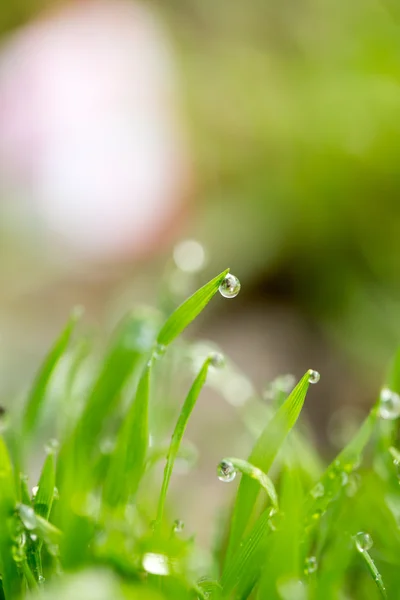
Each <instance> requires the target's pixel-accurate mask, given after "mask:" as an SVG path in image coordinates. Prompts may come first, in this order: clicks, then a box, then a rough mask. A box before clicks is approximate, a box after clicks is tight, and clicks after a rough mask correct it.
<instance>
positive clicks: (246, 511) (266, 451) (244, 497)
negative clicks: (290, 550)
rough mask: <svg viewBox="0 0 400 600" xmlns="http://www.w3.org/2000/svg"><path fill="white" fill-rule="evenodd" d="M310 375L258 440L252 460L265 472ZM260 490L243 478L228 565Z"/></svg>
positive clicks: (298, 407) (296, 411)
mask: <svg viewBox="0 0 400 600" xmlns="http://www.w3.org/2000/svg"><path fill="white" fill-rule="evenodd" d="M309 376H310V371H307V372H306V373H305V375H304V376H303V377H302V378H301V379H300V381H299V383H298V384H297V385H296V387H295V388H294V390H293V391H292V392H291V394H290V395H289V396H288V398H287V400H286V401H285V402H284V404H282V406H281V407H280V408H279V410H278V411H277V412H276V413H275V415H274V416H273V417H272V419H271V420H270V421H269V422H268V423H267V425H266V427H265V428H264V430H263V432H262V434H261V435H260V437H259V438H258V440H257V442H256V443H255V446H254V448H253V450H252V452H251V454H250V457H249V462H250V463H251V464H253V465H254V466H255V467H257V468H258V469H260V470H261V471H263V472H264V473H268V471H269V469H270V467H271V465H272V463H273V461H274V459H275V456H276V454H277V453H278V450H279V449H280V447H281V445H282V443H283V442H284V440H285V438H286V436H287V434H288V433H289V431H290V430H291V428H292V427H293V425H294V424H295V423H296V421H297V419H298V417H299V415H300V412H301V409H302V407H303V404H304V400H305V397H306V393H307V390H308V387H309ZM258 493H259V484H258V483H257V481H254V480H253V479H250V478H248V477H246V478H243V479H242V480H241V482H240V485H239V489H238V493H237V497H236V502H235V506H234V509H233V515H232V524H231V530H230V537H229V543H228V551H227V556H226V561H225V564H229V561H230V558H231V556H232V554H233V552H234V550H235V548H237V546H238V545H239V543H240V540H241V538H242V537H243V534H244V533H245V531H246V528H247V527H248V524H249V521H250V519H251V515H252V513H253V509H254V505H255V502H256V500H257V496H258Z"/></svg>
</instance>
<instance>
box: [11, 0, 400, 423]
mask: <svg viewBox="0 0 400 600" xmlns="http://www.w3.org/2000/svg"><path fill="white" fill-rule="evenodd" d="M130 11H132V12H130ZM135 11H136V12H135ZM96 15H100V17H98V25H96V19H97V16H96ZM0 18H1V35H2V45H1V48H0V53H1V54H0V107H1V106H2V108H0V138H2V139H3V142H2V143H0V158H1V160H2V165H1V169H0V177H1V180H0V190H1V199H2V203H1V204H2V206H1V208H0V215H1V242H0V251H1V258H0V280H1V290H0V313H1V316H0V325H1V327H2V340H3V344H2V368H1V372H2V380H3V383H2V386H3V392H4V391H5V390H6V391H9V390H14V391H15V390H16V389H18V385H17V382H18V384H20V382H21V365H24V367H25V370H26V372H27V375H28V374H29V373H31V372H32V371H33V370H34V368H35V366H36V365H37V363H38V357H39V356H40V355H41V354H42V353H43V351H44V348H45V347H46V346H47V345H48V344H49V342H50V340H51V339H52V338H53V337H54V334H55V332H56V331H57V329H58V327H59V325H60V323H61V322H63V320H64V317H65V315H66V313H67V311H68V309H69V307H70V306H71V305H72V304H74V303H76V302H79V303H83V304H85V305H86V307H87V314H88V315H89V316H88V320H89V322H90V323H91V325H93V326H96V327H97V326H99V325H100V326H104V325H106V326H107V323H109V322H112V321H115V319H116V315H117V314H119V315H120V314H121V313H122V311H123V310H124V309H125V308H126V307H128V306H131V305H132V303H135V302H139V301H140V302H142V301H146V302H147V301H149V302H151V303H154V298H155V296H156V295H158V294H159V292H160V290H161V292H165V287H166V286H168V277H169V273H170V272H169V271H168V268H167V269H166V268H165V264H167V265H170V256H171V254H172V248H173V246H174V245H175V244H176V243H177V242H178V241H179V240H181V239H183V238H192V237H193V238H195V239H198V240H199V241H200V242H201V243H202V244H204V247H205V248H206V251H207V255H208V262H207V265H206V267H205V269H204V271H203V272H202V273H201V274H199V275H196V276H195V277H194V279H190V278H189V279H188V280H187V281H186V283H185V284H184V285H183V288H182V290H183V291H182V294H181V295H182V297H183V296H184V293H186V292H190V291H191V290H193V289H195V287H196V285H198V284H199V283H200V282H203V281H205V280H206V278H207V277H208V276H209V275H212V274H214V273H216V272H219V271H220V270H222V268H225V267H226V266H230V267H231V268H232V271H233V272H234V273H235V274H236V275H238V276H239V278H240V280H241V282H242V288H243V289H242V293H241V298H240V301H239V299H238V302H237V303H236V304H235V306H234V307H232V308H229V310H228V309H227V308H226V307H225V305H224V308H223V309H222V308H218V307H217V308H215V311H214V314H212V313H211V312H210V313H209V316H208V320H207V318H206V319H205V320H204V319H203V322H202V325H201V327H200V329H199V334H201V335H202V336H204V337H208V338H211V339H215V340H216V341H217V342H218V343H220V344H221V346H222V347H223V349H225V350H227V351H228V352H230V353H232V354H233V358H234V360H235V361H236V362H237V363H238V364H240V365H241V367H242V368H243V369H244V370H245V371H246V372H248V373H249V375H250V376H251V377H252V378H253V379H254V380H255V383H256V385H257V386H262V385H263V384H264V383H265V382H266V381H267V380H268V379H270V378H271V377H273V376H276V375H277V374H278V373H280V372H288V371H290V372H294V373H295V374H296V375H298V374H300V373H301V372H303V371H304V368H309V367H313V368H314V367H315V368H318V369H319V370H320V371H321V373H322V380H324V374H325V382H326V383H325V388H323V389H324V392H323V395H324V397H325V398H326V405H327V407H328V408H327V410H328V413H329V414H330V413H331V412H332V410H333V409H332V406H336V405H337V404H339V403H343V402H352V403H355V404H356V405H358V404H362V403H363V402H366V401H370V400H371V399H372V398H373V397H374V395H375V392H376V390H377V385H378V382H379V381H381V378H382V373H383V372H384V369H385V367H386V365H387V362H388V360H389V359H390V357H391V355H392V354H393V351H394V349H395V348H396V346H397V345H398V341H399V337H400V286H399V275H398V274H399V267H400V205H399V192H400V177H399V172H400V171H399V164H398V163H399V156H400V118H399V117H400V87H399V64H400V36H399V25H400V10H399V9H398V6H397V4H396V3H395V2H392V0H353V1H352V2H345V1H340V2H338V1H335V2H333V1H331V0H323V1H317V0H301V1H296V2H294V1H293V0H279V1H277V0H270V1H264V0H249V1H247V2H232V1H227V0H218V1H213V2H211V1H209V0H186V1H185V2H183V1H178V0H172V1H171V2H168V3H157V2H143V3H142V4H138V3H133V2H129V1H128V0H126V2H124V1H117V2H112V1H111V0H108V1H106V0H103V1H94V0H93V1H91V2H58V3H54V2H52V3H49V2H41V1H36V2H34V1H32V0H30V1H29V2H28V1H27V0H19V1H18V2H12V3H11V2H9V3H7V5H6V6H5V7H3V9H2V14H1V17H0ZM93 19H94V21H93ZM153 21H154V23H156V25H155V26H154V27H153ZM87 22H92V23H94V24H93V28H95V27H96V26H97V27H98V37H99V38H101V39H103V40H105V42H104V43H109V47H107V46H105V49H102V47H101V45H99V42H98V40H97V41H96V40H95V39H94V37H91V31H92V30H91V29H90V28H89V29H88V30H87V32H86V33H85V31H86V30H85V27H86V25H85V23H86V24H87ZM130 22H131V25H132V27H131V28H130V25H129V24H130ZM64 24H65V28H64ZM108 27H109V28H110V29H107V28H108ZM53 29H54V31H55V34H56V35H55V39H54V40H53V41H52V34H51V33H50V32H51V31H52V30H53ZM57 32H58V34H57ZM118 39H121V40H124V41H123V42H121V48H120V49H119V50H118V51H117V50H116V51H115V52H116V55H115V57H114V59H113V58H112V56H111V55H112V52H111V50H110V48H111V44H113V43H115V44H116V46H118ZM127 40H132V44H133V46H130V45H129V43H128V42H127ZM107 41H108V42H107ZM75 42H76V43H75ZM62 43H64V47H63V49H62V51H61V50H60V46H57V44H62ZM52 44H54V54H53V46H52ZM124 44H125V46H124ZM135 44H136V46H135V47H136V48H137V55H135V52H133V50H132V49H133V47H134V45H135ZM69 52H70V55H71V56H70V62H69V59H68V57H69ZM80 53H81V54H80ZM49 55H51V57H52V59H53V63H52V69H53V71H52V70H51V69H48V70H47V71H46V68H47V67H48V65H49V60H48V58H49ZM32 56H34V57H36V58H35V59H34V60H33V59H32V60H31V59H30V58H29V57H32ZM88 56H90V57H91V60H92V63H88V62H87V61H86V58H87V57H88ZM105 56H106V57H108V56H111V58H110V62H109V63H107V61H104V57H105ZM120 56H121V57H123V56H126V57H127V64H126V65H125V64H121V61H120V60H119V57H120ZM60 57H61V58H60ZM57 58H60V60H59V62H57ZM61 59H62V60H61ZM130 59H132V60H136V61H137V63H138V64H139V66H141V69H140V68H137V65H136V66H135V68H133V67H132V68H131V65H130V64H129V60H130ZM113 60H114V62H113ZM164 60H165V62H166V63H168V65H166V64H164V62H163V61H164ZM41 61H43V63H42V62H41ZM85 61H86V63H85ZM80 63H82V64H83V65H85V64H86V67H85V66H83V67H82V73H81V78H80V79H79V78H77V79H76V81H78V83H79V81H81V83H82V89H80V88H79V87H78V84H77V87H76V89H75V88H74V87H73V85H71V82H72V84H73V83H74V81H75V79H74V78H73V77H71V73H72V74H74V72H75V70H76V68H77V65H78V64H80ZM156 63H157V64H156ZM155 64H156V66H155ZM46 65H47V67H46ZM88 65H89V66H88ZM90 65H93V66H94V67H93V68H89V67H90ZM85 68H86V71H85ZM142 71H143V72H142ZM55 72H56V73H57V78H54V76H53V74H54V73H55ZM116 72H118V74H119V79H118V82H117V83H118V86H119V88H118V90H119V91H118V94H117V92H116V94H117V95H118V98H117V99H115V98H114V97H113V96H112V94H111V95H110V98H108V100H107V102H105V104H104V107H103V108H102V111H100V110H99V113H98V115H97V113H96V110H97V108H98V105H101V103H102V90H107V91H108V92H110V90H113V89H114V88H115V87H117V86H116V85H114V84H115V81H114V79H113V77H114V75H115V73H116ZM143 73H144V74H145V75H143ZM148 73H150V75H149V77H148V78H147V79H146V74H148ZM64 74H67V75H68V76H66V77H65V78H64ZM46 78H47V79H48V80H47V79H46ZM91 78H92V79H91ZM99 80H100V83H99ZM148 80H151V81H150V83H149V81H148ZM124 82H125V83H126V88H125V87H124ZM63 86H65V89H64V87H63ZM86 88H87V89H86ZM91 89H95V90H96V94H95V95H94V100H93V99H92V102H87V101H86V100H87V98H88V97H90V90H91ZM87 90H89V92H88V91H87ZM137 95H138V96H140V98H141V99H140V102H137ZM142 96H143V97H144V100H143V98H142ZM63 97H64V100H65V98H66V100H65V102H66V104H68V102H69V103H70V105H68V106H67V108H65V107H64V109H63V110H64V112H63V110H59V109H58V104H57V103H58V102H60V98H63ZM1 98H2V99H3V102H2V101H1ZM72 105H73V110H75V111H76V113H74V112H73V110H72V109H71V106H72ZM143 106H145V108H146V111H150V112H149V114H147V112H146V117H145V118H144V119H142V117H141V115H142V113H141V111H142V110H144V109H143ZM149 106H150V107H151V108H149ZM57 111H58V112H57ZM107 111H108V112H107ZM130 111H131V112H130ZM151 111H153V112H151ZM128 113H129V118H128V117H127V118H126V119H125V117H124V118H122V117H121V115H126V114H128ZM75 114H76V115H77V119H76V120H75V117H74V115H75ZM93 114H94V116H93ZM21 115H23V117H22V116H21ZM38 115H39V116H40V118H38ZM63 115H64V116H65V115H67V116H69V117H70V118H69V119H68V118H66V119H65V123H61V120H62V118H63ZM96 115H97V116H96ZM109 115H111V116H112V118H110V119H109V120H108V121H107V119H106V118H105V116H106V117H107V118H108V116H109ZM115 116H117V117H118V118H115ZM72 117H74V118H72ZM90 118H92V123H91V127H92V129H90V127H88V128H87V130H86V124H87V122H88V120H90ZM106 121H107V127H106V125H105V123H106ZM49 122H51V123H52V125H49V124H48V123H49ZM120 122H121V123H122V126H120ZM32 123H34V126H32ZM113 123H116V124H117V125H118V127H117V125H116V126H115V127H116V128H115V131H117V129H118V132H117V133H116V134H115V136H114V135H113V132H114V129H113ZM125 123H129V127H125ZM52 127H53V129H52ZM105 127H106V128H105ZM2 128H3V135H2ZM119 128H120V129H121V130H123V131H124V135H125V136H126V139H125V137H124V135H122V134H121V132H120V129H119ZM74 129H75V131H74ZM55 130H56V131H57V136H58V137H57V140H58V141H57V143H55V142H54V139H55V135H54V131H55ZM64 131H65V135H66V137H68V144H67V143H66V144H65V145H64V144H63V135H64V133H63V132H64ZM71 131H74V133H73V135H72V137H71ZM4 132H5V133H4ZM82 132H83V133H82ZM93 132H95V133H93ZM138 132H139V134H138ZM160 132H161V133H160ZM81 135H82V136H83V138H81V137H80V136H81ZM85 136H86V137H85ZM118 136H119V137H118ZM163 136H164V137H163ZM137 138H138V139H139V141H138V148H136V149H135V150H134V151H133V150H131V148H130V146H129V144H130V143H131V141H130V140H131V139H137ZM82 139H83V140H84V143H83V142H82ZM160 139H161V141H160ZM71 140H72V141H71ZM88 140H89V141H88ZM110 140H111V141H110ZM115 140H116V141H115ZM149 140H150V142H149ZM154 140H155V141H154ZM147 145H150V146H151V152H149V153H148V154H143V152H144V151H143V152H142V150H143V148H144V147H146V148H147ZM158 145H161V146H163V150H162V152H161V151H160V152H159V146H158ZM64 146H65V147H67V150H68V149H69V150H68V151H67V150H65V147H64ZM103 146H104V148H103ZM111 146H112V151H110V155H108V154H107V152H108V151H109V147H111ZM99 147H101V148H102V150H101V151H102V152H103V154H102V157H101V160H100V162H99V163H96V162H94V164H92V165H89V163H90V161H91V156H92V154H93V153H94V151H95V150H96V151H97V150H98V148H99ZM82 148H84V150H82V151H81V152H82V155H79V160H80V162H79V169H80V170H79V173H78V174H79V177H78V176H77V175H76V173H77V167H76V165H75V164H74V165H73V168H72V167H70V165H69V162H68V161H69V160H70V159H71V156H76V154H77V151H78V150H79V149H82ZM127 148H128V150H127ZM63 152H65V154H63ZM57 153H58V154H57ZM42 155H43V156H44V158H42ZM175 155H176V156H178V155H179V157H180V158H178V159H177V162H178V163H179V165H180V166H179V167H178V168H177V169H175V170H174V169H173V168H171V167H170V164H169V162H168V161H169V160H170V159H171V156H174V157H175ZM10 156H11V159H10ZM32 157H35V160H33V159H32ZM49 157H51V160H50V158H49ZM85 160H87V161H88V167H87V178H86V179H85V176H84V174H85V173H86V171H85V169H86V166H85ZM124 161H125V162H126V167H122V166H121V164H125V162H124ZM135 161H137V162H138V166H137V165H136V163H135ZM141 161H142V162H141ZM161 163H162V164H163V165H164V163H165V165H166V167H165V168H163V167H162V166H160V165H161ZM173 164H175V163H173ZM60 165H62V166H61V167H60ZM165 165H164V166H165ZM131 168H132V170H134V171H135V172H136V170H137V171H138V172H139V173H142V172H146V173H147V175H146V177H147V178H148V180H149V181H151V183H152V184H153V183H154V181H156V182H157V181H159V182H160V188H161V191H160V190H159V191H157V193H156V192H154V194H155V195H154V196H151V194H150V192H149V194H150V196H151V198H150V196H146V193H147V192H146V193H145V194H144V195H141V194H142V189H143V188H140V186H139V187H135V186H136V183H135V181H136V180H135V181H133V182H132V181H131V179H130V169H131ZM124 169H125V170H124ZM104 172H106V173H107V181H106V184H107V185H108V188H107V190H106V192H107V193H106V192H104V194H103V196H101V202H102V204H101V205H96V201H97V199H98V198H99V194H98V193H97V191H96V193H93V194H92V188H91V185H92V184H93V182H96V181H97V179H98V178H100V179H99V186H98V187H99V188H101V190H104V189H105V188H104V185H103V183H102V179H101V177H103V176H104ZM38 173H39V175H38ZM60 173H61V174H60ZM82 173H84V174H83V175H82ZM171 173H172V175H171ZM57 178H58V180H57ZM74 178H75V179H74ZM139 179H140V178H139ZM171 179H172V180H173V182H172V184H171ZM146 181H147V180H146ZM49 182H50V183H49ZM60 182H61V183H60ZM71 182H72V183H71ZM65 183H66V185H64V184H65ZM170 184H171V185H170ZM141 185H142V184H141ZM143 185H144V184H143ZM146 185H147V184H146ZM124 186H125V187H124ZM125 188H126V189H125ZM146 189H147V188H146ZM166 189H168V194H167V192H165V197H164V196H163V190H166ZM49 190H50V191H49ZM60 190H62V192H63V193H64V192H65V193H64V195H62V193H61V192H60ZM65 190H67V191H65ZM85 190H87V198H88V203H89V200H90V207H91V208H90V210H89V209H88V210H87V211H86V209H85V210H83V209H82V205H83V204H84V201H85V200H84V199H85V193H86V192H85ZM115 190H117V192H115ZM121 190H122V192H121ZM52 194H54V198H55V197H56V196H57V194H60V198H59V199H58V200H57V203H56V204H55V205H56V207H58V208H56V209H54V207H53V208H50V209H49V206H50V204H51V202H52V199H53V196H52ZM91 194H92V196H91ZM118 194H120V195H121V197H123V201H121V203H119V204H118V202H117V200H116V196H118ZM167 196H168V197H167ZM77 198H78V199H77ZM113 203H115V208H114V213H115V214H114V213H113V212H112V211H113V209H112V206H113ZM78 204H79V210H81V213H79V211H78V213H77V214H76V215H75V213H74V215H75V216H74V217H73V218H72V217H71V219H69V217H70V213H71V214H72V212H73V211H75V212H76V210H77V209H76V207H77V206H78ZM106 205H107V211H105V208H104V207H105V206H106ZM128 205H129V206H133V208H132V209H129V210H127V206H128ZM135 207H139V208H138V211H139V213H140V210H142V209H143V210H144V208H143V207H149V209H148V214H147V217H146V219H147V220H145V221H143V223H145V224H144V225H143V227H144V228H145V231H146V232H148V233H147V234H146V235H147V239H148V240H150V241H149V243H145V242H144V241H143V240H142V239H141V240H139V242H138V243H137V244H136V245H135V243H134V241H132V240H134V239H135V236H136V237H137V238H139V237H140V236H139V229H140V227H142V225H141V224H142V221H141V220H140V219H141V214H142V213H140V214H139V213H138V215H139V216H140V218H139V217H137V215H136V213H135V210H136V208H135ZM52 210H55V212H54V214H53V213H51V211H52ZM146 210H147V209H146ZM49 211H50V213H51V218H50V217H49V214H50V213H49ZM85 211H86V212H85ZM102 211H105V212H103V214H107V216H106V217H105V218H104V223H102V224H101V227H99V233H98V236H97V238H96V240H95V241H96V244H94V245H92V246H91V248H90V252H87V253H85V252H86V251H83V250H82V249H84V250H85V246H84V245H83V244H82V239H83V240H84V241H85V237H86V236H89V234H90V232H91V231H93V230H94V229H96V227H97V225H96V223H97V220H98V219H99V218H100V216H101V214H102ZM124 211H126V212H124ZM118 214H119V216H120V218H119V219H118V218H117V217H118ZM160 214H162V219H161V217H160V219H161V221H160V222H159V220H160V219H159V218H158V216H159V215H160ZM60 215H61V216H60ZM115 215H117V216H115ZM57 218H59V221H57ZM81 219H85V227H83V226H82V227H80V225H81ZM107 220H109V228H110V229H111V230H112V232H113V236H114V238H115V239H116V240H117V241H119V242H121V243H120V246H118V243H117V242H115V239H114V238H113V245H109V246H107V244H106V240H107V239H108V237H107V236H108V235H109V231H108V229H107ZM69 221H70V222H69ZM55 223H56V225H57V227H55V225H54V224H55ZM60 223H61V225H60ZM130 223H132V228H133V229H132V231H130V229H129V227H130V225H129V224H130ZM134 223H139V225H137V228H138V229H135V228H134V226H133V225H134ZM64 224H65V227H64ZM153 225H154V227H153ZM53 227H54V230H53V229H52V228H53ZM119 227H121V232H119ZM152 227H153V229H152ZM85 228H86V229H85ZM78 230H79V231H80V235H81V238H80V239H79V243H77V244H75V241H76V240H75V238H74V235H73V234H74V232H76V231H78ZM71 231H72V234H71ZM63 236H64V237H63ZM143 237H145V236H143ZM64 238H65V239H64ZM102 240H104V247H103V248H102V249H101V248H100V246H101V242H102ZM132 244H133V245H132ZM99 248H100V250H99ZM108 248H111V250H110V251H108V250H107V249H108ZM161 273H164V275H161ZM177 296H179V294H177ZM161 297H162V293H161ZM222 311H223V312H222ZM310 360H313V361H314V362H313V364H308V363H309V361H310ZM316 363H319V364H316ZM27 379H28V376H27ZM23 380H24V381H25V377H23ZM338 381H339V383H338ZM315 407H316V403H315V406H314V408H315ZM318 410H319V411H320V412H321V414H322V413H323V411H324V410H325V409H324V408H321V406H320V407H319V409H318ZM318 414H319V413H318ZM321 418H322V417H321Z"/></svg>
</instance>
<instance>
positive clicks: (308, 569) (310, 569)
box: [304, 556, 318, 575]
mask: <svg viewBox="0 0 400 600" xmlns="http://www.w3.org/2000/svg"><path fill="white" fill-rule="evenodd" d="M317 568H318V563H317V559H316V558H315V556H309V557H308V558H306V560H305V561H304V573H305V574H306V575H311V573H315V571H316V570H317Z"/></svg>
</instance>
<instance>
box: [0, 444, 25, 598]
mask: <svg viewBox="0 0 400 600" xmlns="http://www.w3.org/2000/svg"><path fill="white" fill-rule="evenodd" d="M16 499H17V495H16V489H15V479H14V473H13V468H12V464H11V460H10V456H9V453H8V450H7V446H6V444H5V442H4V439H3V438H2V437H0V571H1V576H2V586H3V591H4V596H5V599H6V600H14V598H18V597H19V594H20V591H21V577H20V574H19V571H18V568H17V565H16V563H15V562H14V559H13V555H12V545H13V540H12V538H11V529H12V527H13V519H14V517H13V513H14V510H15V505H16Z"/></svg>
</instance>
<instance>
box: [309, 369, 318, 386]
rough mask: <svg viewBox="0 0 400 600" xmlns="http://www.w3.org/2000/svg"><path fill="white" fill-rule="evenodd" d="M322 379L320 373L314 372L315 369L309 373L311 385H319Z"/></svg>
mask: <svg viewBox="0 0 400 600" xmlns="http://www.w3.org/2000/svg"><path fill="white" fill-rule="evenodd" d="M320 379H321V375H320V374H319V373H318V371H313V369H309V371H308V381H309V382H310V383H318V381H319V380H320Z"/></svg>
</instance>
